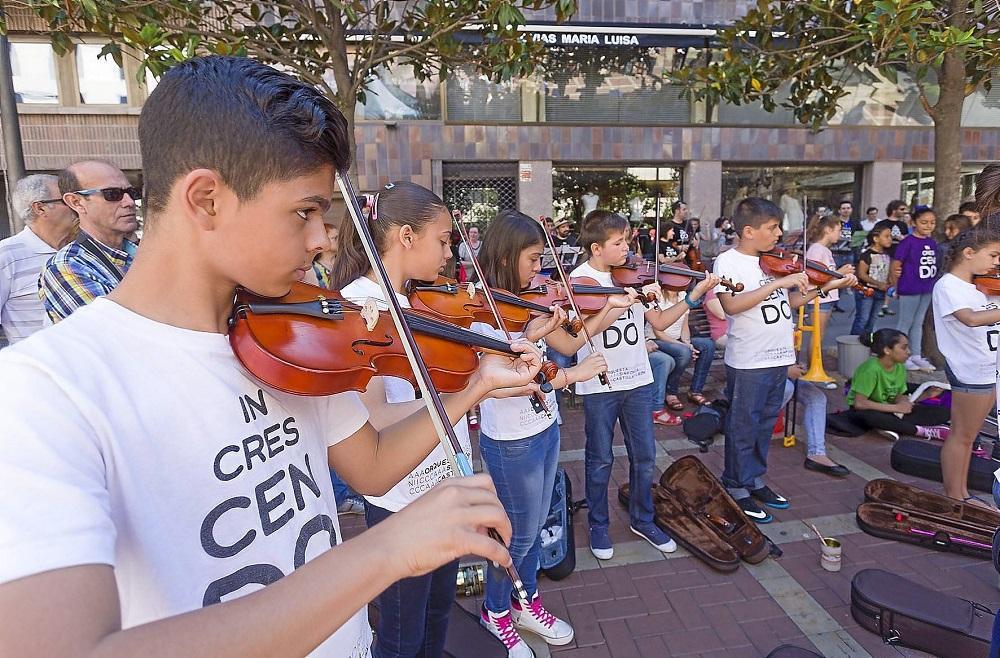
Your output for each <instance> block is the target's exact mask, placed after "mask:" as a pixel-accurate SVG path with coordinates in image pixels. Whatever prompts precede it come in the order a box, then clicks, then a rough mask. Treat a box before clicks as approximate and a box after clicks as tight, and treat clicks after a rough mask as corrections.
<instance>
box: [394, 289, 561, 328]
mask: <svg viewBox="0 0 1000 658" xmlns="http://www.w3.org/2000/svg"><path fill="white" fill-rule="evenodd" d="M490 290H491V292H492V293H493V298H494V300H495V301H496V303H497V310H499V312H500V317H501V319H502V320H503V323H504V325H505V326H506V327H507V330H508V331H518V332H523V331H524V328H525V326H526V325H527V324H528V322H529V321H530V320H531V319H532V318H535V317H539V316H551V315H552V308H551V307H552V306H563V304H564V303H565V301H566V299H565V297H563V298H562V299H560V300H558V301H554V302H553V303H552V304H548V305H543V304H541V303H539V302H536V301H532V300H529V299H524V298H522V297H519V296H518V295H515V294H514V293H511V292H508V291H506V290H503V289H501V288H490ZM407 292H408V295H407V297H408V298H409V300H410V305H411V306H412V307H413V308H414V309H417V310H422V311H427V312H430V313H432V314H434V315H437V316H440V317H442V318H444V319H446V320H448V321H450V322H453V323H455V324H457V325H459V326H462V327H465V328H466V329H468V328H469V327H470V326H471V325H472V323H473V322H482V323H485V324H488V325H492V326H495V325H496V324H497V323H496V319H495V318H494V317H493V313H492V311H490V308H489V305H488V303H487V301H486V299H485V298H484V296H483V293H482V292H481V291H480V290H478V289H477V288H476V287H475V286H474V285H473V284H471V283H470V284H466V285H464V286H463V285H462V284H459V283H458V282H457V281H455V280H454V279H448V278H446V277H443V276H439V277H438V278H437V279H436V280H435V281H433V282H431V283H428V282H425V281H411V282H409V283H408V284H407ZM560 302H562V303H560ZM499 328H500V327H497V329H499ZM563 328H564V329H565V330H566V331H567V332H568V333H569V334H570V335H571V336H573V337H574V338H575V337H576V335H577V332H578V331H579V330H580V328H579V320H572V321H567V322H566V323H565V324H564V325H563Z"/></svg>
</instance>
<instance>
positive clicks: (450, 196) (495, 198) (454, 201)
mask: <svg viewBox="0 0 1000 658" xmlns="http://www.w3.org/2000/svg"><path fill="white" fill-rule="evenodd" d="M442 175H443V178H444V180H443V183H444V185H443V188H444V189H443V190H442V191H443V197H444V202H445V203H446V204H448V207H449V208H451V209H453V210H461V211H462V214H463V215H464V216H465V221H466V222H469V223H473V224H477V225H479V226H486V225H487V224H488V223H489V222H490V221H491V220H492V219H493V218H494V217H496V215H497V213H498V212H500V211H501V210H507V209H513V208H517V163H516V162H445V163H443V165H442Z"/></svg>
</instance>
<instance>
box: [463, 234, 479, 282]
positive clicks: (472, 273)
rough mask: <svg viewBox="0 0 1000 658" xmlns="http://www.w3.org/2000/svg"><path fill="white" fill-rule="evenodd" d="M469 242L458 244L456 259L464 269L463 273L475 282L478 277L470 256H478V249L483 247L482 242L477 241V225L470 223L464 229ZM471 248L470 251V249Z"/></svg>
mask: <svg viewBox="0 0 1000 658" xmlns="http://www.w3.org/2000/svg"><path fill="white" fill-rule="evenodd" d="M466 235H467V236H468V237H469V242H468V244H466V243H465V242H463V243H462V244H460V245H458V260H459V261H460V262H461V264H462V267H463V268H464V269H465V275H466V277H467V278H468V280H469V281H472V282H473V283H477V282H478V281H479V277H477V276H476V267H475V265H473V264H472V257H473V256H475V257H476V258H479V251H480V250H481V249H482V248H483V243H482V242H480V241H479V227H478V226H475V225H472V226H470V227H469V228H468V229H467V230H466ZM470 249H471V251H470Z"/></svg>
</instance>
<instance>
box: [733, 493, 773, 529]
mask: <svg viewBox="0 0 1000 658" xmlns="http://www.w3.org/2000/svg"><path fill="white" fill-rule="evenodd" d="M736 504H737V505H739V506H740V509H742V510H743V513H744V514H746V515H747V516H749V517H750V518H751V519H753V520H754V521H756V522H757V523H770V522H771V521H773V520H774V517H773V516H771V515H770V514H768V513H767V510H763V509H761V508H760V507H758V506H757V503H755V502H753V498H740V499H739V500H737V501H736Z"/></svg>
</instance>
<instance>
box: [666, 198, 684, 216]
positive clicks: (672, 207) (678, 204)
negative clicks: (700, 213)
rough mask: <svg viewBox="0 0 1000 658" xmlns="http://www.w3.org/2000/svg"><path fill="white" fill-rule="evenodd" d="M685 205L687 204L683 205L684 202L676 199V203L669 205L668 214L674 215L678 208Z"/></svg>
mask: <svg viewBox="0 0 1000 658" xmlns="http://www.w3.org/2000/svg"><path fill="white" fill-rule="evenodd" d="M686 205H687V204H686V203H684V201H682V200H681V199H677V200H676V201H674V202H673V203H671V204H670V212H672V213H674V214H675V215H676V214H677V209H678V208H680V207H681V206H686Z"/></svg>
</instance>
